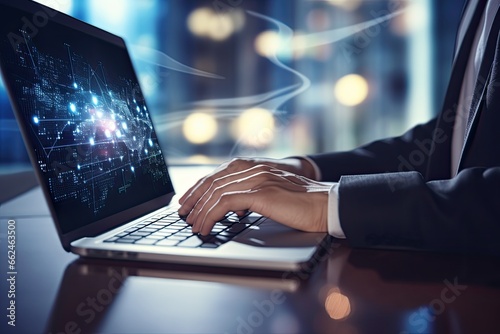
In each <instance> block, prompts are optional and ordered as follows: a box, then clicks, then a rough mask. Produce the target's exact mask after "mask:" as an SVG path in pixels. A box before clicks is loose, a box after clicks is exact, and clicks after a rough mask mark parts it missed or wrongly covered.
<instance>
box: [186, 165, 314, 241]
mask: <svg viewBox="0 0 500 334" xmlns="http://www.w3.org/2000/svg"><path fill="white" fill-rule="evenodd" d="M267 186H276V187H279V188H282V189H286V190H289V191H302V192H304V191H305V189H304V188H303V186H300V185H298V184H295V183H292V182H290V181H289V180H287V179H286V178H284V177H282V176H280V175H276V174H273V173H270V172H260V173H257V174H252V175H250V176H248V177H246V178H245V179H241V180H240V179H238V180H235V181H232V182H230V183H227V184H225V185H223V186H220V187H217V188H216V189H214V190H213V191H212V192H210V193H209V194H207V196H206V197H205V200H204V201H199V202H198V203H197V204H196V206H195V207H194V208H193V211H192V213H191V214H190V215H189V216H188V218H187V222H188V223H189V224H192V230H193V232H195V233H196V232H199V231H201V230H202V229H203V228H204V224H205V218H206V215H207V212H208V211H209V210H215V211H212V212H216V213H219V212H222V213H221V215H220V216H217V217H214V216H211V217H212V219H215V220H217V219H221V218H222V217H223V216H224V215H226V214H227V213H228V212H230V211H233V212H234V211H241V210H250V211H252V210H251V207H250V204H249V203H235V204H236V205H235V206H234V207H229V208H227V209H225V207H223V208H218V207H217V208H214V205H216V204H217V203H219V201H220V199H221V198H222V197H223V196H226V195H227V194H229V193H244V192H249V191H252V189H253V191H257V190H260V189H262V188H263V187H267ZM221 209H222V211H220V210H221ZM209 225H210V229H211V228H212V227H213V221H209ZM205 229H206V228H205Z"/></svg>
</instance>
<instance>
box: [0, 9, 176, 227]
mask: <svg viewBox="0 0 500 334" xmlns="http://www.w3.org/2000/svg"><path fill="white" fill-rule="evenodd" d="M1 16H4V17H3V20H7V21H8V23H9V24H3V26H4V27H8V28H7V29H8V30H5V29H4V31H3V37H4V38H3V40H2V49H1V55H2V62H3V65H4V74H5V76H6V77H7V81H8V82H9V85H10V87H11V94H12V95H13V97H14V99H15V101H16V102H17V106H18V113H19V114H20V116H21V118H22V119H23V122H24V124H23V125H24V127H25V130H26V133H27V134H28V137H29V140H30V141H31V143H30V144H29V145H32V146H33V152H34V156H35V158H36V162H37V164H38V167H39V168H40V170H41V172H42V173H43V176H44V179H45V182H46V185H47V187H48V190H49V192H50V195H51V197H52V198H53V200H54V203H55V208H56V212H57V215H58V218H59V220H60V223H61V224H62V225H63V229H66V230H67V231H70V230H73V229H74V228H77V227H81V226H83V225H85V224H88V223H91V222H94V221H97V220H100V219H102V218H105V217H108V216H110V215H112V214H114V213H117V212H120V211H122V210H125V209H127V208H130V207H133V206H135V205H138V204H141V203H143V202H145V201H147V200H151V199H153V198H155V197H157V196H159V195H162V194H167V193H169V192H172V185H171V182H170V178H169V175H168V172H167V167H166V164H165V160H164V157H163V155H162V152H161V150H160V146H159V143H158V140H157V137H156V134H155V132H154V129H153V126H152V121H151V118H150V114H149V110H148V108H147V106H146V103H145V101H144V98H143V95H142V92H141V90H140V87H139V85H138V82H137V78H136V75H135V73H134V70H133V67H132V64H131V62H130V58H129V56H128V54H127V51H126V49H125V47H124V46H123V45H118V44H115V43H110V42H109V41H105V40H103V39H101V38H98V37H94V36H92V35H89V34H86V33H83V32H80V31H77V30H74V29H72V28H70V27H67V26H63V25H61V24H59V23H56V22H53V21H49V22H48V23H47V24H46V25H45V26H44V27H43V28H39V29H37V31H36V33H34V32H33V31H28V30H27V29H26V27H24V29H25V30H23V27H22V23H23V21H22V17H23V12H21V11H20V12H19V16H9V17H5V15H1ZM3 22H5V21H3ZM75 209H77V210H76V211H75ZM63 232H64V231H63Z"/></svg>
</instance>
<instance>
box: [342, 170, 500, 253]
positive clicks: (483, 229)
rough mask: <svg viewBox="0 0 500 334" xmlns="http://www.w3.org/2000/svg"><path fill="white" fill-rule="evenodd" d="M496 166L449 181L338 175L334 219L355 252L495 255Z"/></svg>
mask: <svg viewBox="0 0 500 334" xmlns="http://www.w3.org/2000/svg"><path fill="white" fill-rule="evenodd" d="M499 185H500V167H493V168H480V167H475V168H467V169H464V170H463V171H461V172H460V173H459V174H458V175H457V176H456V177H454V178H453V179H447V180H439V181H428V182H426V181H425V180H424V178H423V176H422V174H420V173H418V172H402V173H391V174H372V175H351V176H343V177H342V178H341V180H340V187H339V216H340V222H341V226H342V229H343V230H344V233H345V234H346V237H347V239H348V240H349V242H350V244H351V245H353V246H357V247H372V248H395V249H418V250H430V251H447V252H450V251H451V252H462V253H482V254H495V255H500V241H499V237H500V221H499V218H500V187H499Z"/></svg>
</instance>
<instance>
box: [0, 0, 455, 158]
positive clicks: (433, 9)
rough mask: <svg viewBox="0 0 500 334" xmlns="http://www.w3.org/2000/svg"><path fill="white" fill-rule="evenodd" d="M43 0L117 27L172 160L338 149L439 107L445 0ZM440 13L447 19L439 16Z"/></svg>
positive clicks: (5, 122) (447, 42)
mask: <svg viewBox="0 0 500 334" xmlns="http://www.w3.org/2000/svg"><path fill="white" fill-rule="evenodd" d="M39 2H43V3H47V4H48V5H54V4H58V5H59V7H57V6H55V7H56V8H58V9H60V10H63V11H65V12H66V13H68V14H70V15H73V16H75V17H77V18H80V19H82V20H84V21H87V22H89V23H91V24H94V25H96V26H98V27H101V28H103V29H105V30H108V31H111V32H113V33H115V34H117V35H120V36H122V37H124V38H125V40H126V41H127V44H128V46H129V48H130V50H131V52H132V55H133V60H134V63H135V66H136V68H137V71H138V75H139V79H140V81H141V85H142V87H143V90H144V93H145V95H146V97H147V100H148V104H149V109H150V110H151V112H152V116H153V120H154V122H155V124H156V127H157V130H158V135H159V137H160V140H161V142H162V144H163V146H164V148H165V153H166V155H167V157H168V158H169V160H170V162H174V163H175V162H181V163H197V162H220V161H222V160H226V159H228V158H230V157H233V156H240V155H259V156H273V157H283V156H289V155H297V154H306V153H316V152H323V151H329V150H346V149H351V148H354V147H355V146H358V145H360V144H364V143H367V142H369V141H372V140H375V139H377V138H380V137H385V136H389V135H398V134H401V133H402V132H404V131H405V130H406V129H408V128H409V127H410V126H411V125H413V124H416V123H417V122H422V121H426V120H427V119H429V118H430V117H432V115H433V114H435V113H436V112H437V111H438V110H439V107H440V103H441V100H442V94H443V93H444V88H443V85H445V84H446V81H447V77H448V73H449V66H450V65H449V64H450V63H451V52H452V48H453V41H454V33H455V29H456V24H455V22H457V20H458V17H459V13H460V7H461V6H457V4H456V3H455V2H453V1H451V0H447V1H440V2H432V1H430V0H415V1H394V0H370V1H361V0H357V1H354V0H345V1H344V0H324V1H320V0H269V1H254V0H182V1H180V0H170V1H168V0H107V1H98V0H91V1H85V2H84V1H71V0H47V1H41V0H40V1H39ZM441 13H446V15H447V21H448V22H450V24H448V25H446V26H442V27H441V26H440V25H441V24H443V23H442V21H443V20H442V19H440V16H441V15H442V14H441ZM436 15H440V16H436ZM360 24H368V25H369V27H368V28H367V29H364V30H359V29H358V28H359V27H360ZM450 26H452V27H451V28H450ZM435 36H437V38H439V40H438V41H436V39H435V38H436V37H435ZM448 49H450V50H448ZM446 55H450V56H449V57H447V56H446ZM436 78H438V79H439V80H436ZM436 91H437V92H438V94H435V95H434V94H433V92H436ZM0 93H1V94H0V107H1V110H0V120H1V125H0V143H1V146H0V162H1V163H27V161H28V159H27V156H26V152H25V150H24V146H23V144H22V141H21V138H20V135H19V134H18V131H17V126H16V124H15V121H14V120H13V116H12V112H11V110H10V106H9V103H8V99H7V97H6V94H5V92H4V90H3V87H2V86H0Z"/></svg>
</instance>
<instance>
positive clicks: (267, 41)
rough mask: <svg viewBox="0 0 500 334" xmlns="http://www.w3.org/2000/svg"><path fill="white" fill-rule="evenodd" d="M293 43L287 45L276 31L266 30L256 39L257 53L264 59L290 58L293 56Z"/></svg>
mask: <svg viewBox="0 0 500 334" xmlns="http://www.w3.org/2000/svg"><path fill="white" fill-rule="evenodd" d="M294 42H295V41H294V40H292V41H291V43H285V41H284V40H283V39H282V37H280V35H279V34H278V32H276V31H274V30H266V31H263V32H261V33H260V34H259V35H257V37H256V38H255V42H254V45H255V51H256V52H257V53H258V54H259V55H261V56H263V57H272V56H275V55H276V56H278V57H280V58H289V57H290V56H291V54H292V47H291V46H292V43H294Z"/></svg>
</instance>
